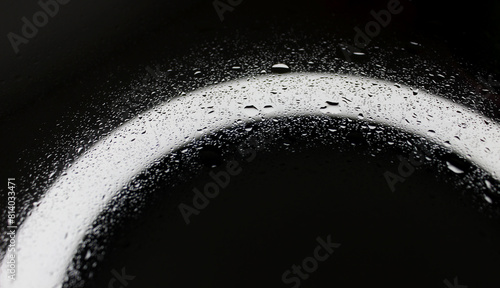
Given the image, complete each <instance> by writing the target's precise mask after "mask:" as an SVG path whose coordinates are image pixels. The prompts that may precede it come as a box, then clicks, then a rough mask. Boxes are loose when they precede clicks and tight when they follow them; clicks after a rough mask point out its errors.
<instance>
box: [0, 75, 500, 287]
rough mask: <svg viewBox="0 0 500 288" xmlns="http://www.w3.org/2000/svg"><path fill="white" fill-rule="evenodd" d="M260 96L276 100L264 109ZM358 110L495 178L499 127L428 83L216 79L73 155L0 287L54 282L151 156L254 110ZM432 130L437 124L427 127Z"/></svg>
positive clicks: (20, 241) (21, 235) (26, 227)
mask: <svg viewBox="0 0 500 288" xmlns="http://www.w3.org/2000/svg"><path fill="white" fill-rule="evenodd" d="M283 88H286V89H283ZM271 92H273V93H271ZM327 101H329V103H328V102H327ZM333 102H337V103H338V105H331V104H333ZM252 105H253V106H254V107H255V108H257V110H259V111H260V113H258V114H256V115H251V114H249V113H248V112H249V111H250V112H252V110H251V109H248V108H247V109H245V107H246V106H247V107H248V106H252ZM267 105H271V106H272V107H273V109H263V108H264V106H267ZM202 108H203V109H202ZM210 110H213V113H208V112H209V111H210ZM259 111H255V112H256V113H257V112H259ZM360 113H362V114H363V116H364V119H365V120H367V121H372V122H376V123H379V124H383V125H387V126H392V127H396V128H399V129H401V130H404V131H407V132H409V133H412V134H417V135H421V136H423V137H427V138H429V139H430V140H432V141H433V142H435V143H437V144H439V145H445V141H449V142H450V143H451V149H452V150H453V151H454V152H455V153H457V154H459V155H461V156H463V157H467V156H468V158H469V159H470V160H471V161H472V162H474V163H476V164H477V165H478V166H479V167H481V168H483V169H484V170H486V171H488V172H489V173H491V175H492V176H493V177H494V178H495V179H497V180H498V179H499V175H500V174H499V172H500V149H491V148H492V147H494V146H495V145H496V143H500V126H499V125H498V124H497V123H496V122H494V121H492V120H490V119H487V118H485V117H484V116H481V115H479V114H477V113H475V112H474V111H471V110H470V109H468V108H466V107H464V106H461V105H459V104H456V103H453V102H451V101H449V100H446V99H444V98H441V97H438V96H435V95H431V94H428V93H425V92H419V93H418V95H413V91H412V89H411V88H410V87H406V86H402V85H395V84H394V83H391V82H387V81H383V80H375V79H370V78H361V77H355V76H347V75H332V74H317V73H292V74H284V75H266V76H259V77H255V78H250V79H240V80H235V81H231V82H226V83H221V84H217V85H213V86H209V87H206V88H203V89H199V90H196V91H193V92H190V93H188V95H186V96H183V97H178V98H175V99H172V100H171V101H169V102H166V103H164V104H162V105H159V106H157V107H155V108H153V109H151V110H149V111H146V112H144V113H142V114H141V115H139V116H140V117H139V116H137V117H135V118H134V119H132V120H130V121H128V122H127V123H125V124H123V125H122V126H120V127H118V128H117V129H115V130H114V131H113V132H112V133H111V134H110V135H109V136H107V137H105V138H104V139H102V140H101V141H99V142H97V143H96V144H95V145H94V146H93V147H92V148H91V149H89V150H88V151H86V152H85V153H84V154H83V155H82V156H81V157H79V158H78V159H77V160H76V161H75V162H74V164H73V165H72V166H71V167H69V168H68V169H67V170H66V171H65V173H64V174H63V175H62V176H61V177H59V178H58V179H57V180H56V181H55V183H54V184H53V185H52V186H51V187H50V188H49V189H48V190H47V191H46V193H45V195H44V196H43V198H42V199H41V201H40V204H39V206H37V207H35V208H34V209H33V211H32V214H31V216H29V217H27V219H26V220H25V222H24V223H23V225H22V226H21V227H20V228H19V231H18V234H17V239H16V241H17V248H18V251H17V257H16V259H17V263H18V266H17V276H16V278H17V279H16V280H15V281H10V280H9V279H8V278H7V275H8V273H7V270H6V269H7V268H8V263H7V260H8V257H7V256H6V257H4V259H3V261H2V263H1V267H0V269H1V272H2V273H0V274H1V275H0V287H6V288H7V287H15V288H18V287H19V288H21V287H22V288H25V287H36V288H53V287H60V285H61V284H62V283H63V281H64V276H65V274H66V273H67V269H68V267H69V265H70V264H71V261H72V259H73V257H74V255H75V253H76V251H77V248H78V245H79V244H80V243H81V241H82V239H83V237H84V236H85V234H86V233H88V229H89V228H90V227H91V224H92V222H93V221H94V220H95V219H96V217H98V215H99V214H100V213H101V212H102V211H103V209H105V208H106V206H107V204H108V203H109V202H110V200H111V199H112V198H113V197H114V196H116V194H117V193H118V192H119V191H121V189H123V187H124V186H125V185H127V183H129V182H130V180H131V179H132V178H133V177H134V176H135V175H138V174H139V173H140V172H142V171H144V170H145V169H147V168H148V166H149V165H151V163H153V162H154V161H155V160H158V159H160V158H162V157H164V156H165V155H167V154H168V153H171V152H173V151H175V150H176V149H178V148H179V147H182V146H183V145H185V144H186V143H188V142H190V141H193V140H194V139H196V138H199V137H201V136H203V135H207V134H210V133H213V132H214V131H218V130H221V129H224V128H228V127H231V126H232V125H235V123H239V124H242V123H243V122H250V121H254V120H256V119H257V118H273V117H290V116H305V115H331V116H333V117H349V118H353V119H355V118H357V117H358V115H359V114H360ZM415 115H416V116H415ZM486 121H488V122H486ZM201 128H204V129H201ZM429 130H433V131H435V133H433V134H432V135H429V134H428V131H429ZM455 136H457V137H459V138H460V140H459V139H457V138H456V137H455ZM488 147H489V148H490V149H487V148H488Z"/></svg>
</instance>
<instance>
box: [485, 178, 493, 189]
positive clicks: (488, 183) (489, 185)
mask: <svg viewBox="0 0 500 288" xmlns="http://www.w3.org/2000/svg"><path fill="white" fill-rule="evenodd" d="M484 183H485V184H486V187H487V188H488V189H490V190H491V189H492V188H493V185H491V182H490V181H488V180H484Z"/></svg>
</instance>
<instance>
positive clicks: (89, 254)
mask: <svg viewBox="0 0 500 288" xmlns="http://www.w3.org/2000/svg"><path fill="white" fill-rule="evenodd" d="M90 256H92V253H90V250H87V254H85V260H88V259H89V258H90Z"/></svg>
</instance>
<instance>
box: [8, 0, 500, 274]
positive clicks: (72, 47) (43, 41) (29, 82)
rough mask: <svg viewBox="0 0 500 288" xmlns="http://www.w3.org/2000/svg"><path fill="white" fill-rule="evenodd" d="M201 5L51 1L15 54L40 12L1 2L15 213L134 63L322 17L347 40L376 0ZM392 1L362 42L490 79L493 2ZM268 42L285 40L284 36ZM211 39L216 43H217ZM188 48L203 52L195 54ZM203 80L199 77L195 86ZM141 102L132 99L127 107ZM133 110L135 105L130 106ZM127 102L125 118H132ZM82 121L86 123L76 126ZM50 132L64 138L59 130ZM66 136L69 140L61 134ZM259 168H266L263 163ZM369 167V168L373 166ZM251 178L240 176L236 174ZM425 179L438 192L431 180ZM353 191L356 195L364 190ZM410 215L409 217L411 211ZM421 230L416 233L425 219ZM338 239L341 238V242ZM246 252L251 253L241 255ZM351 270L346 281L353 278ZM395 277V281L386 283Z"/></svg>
mask: <svg viewBox="0 0 500 288" xmlns="http://www.w3.org/2000/svg"><path fill="white" fill-rule="evenodd" d="M212 2H213V1H211V0H208V1H205V0H191V1H188V0H182V1H160V0H157V1H155V0H145V1H115V0H109V1H93V0H92V1H91V0H88V1H76V0H73V1H70V2H69V3H68V4H65V5H59V6H60V7H59V12H58V13H57V15H56V16H55V17H53V18H50V19H49V22H48V24H47V25H45V26H44V27H42V28H39V31H38V33H37V35H36V36H35V37H34V38H33V39H29V43H27V44H21V46H20V47H19V48H20V52H19V53H18V54H16V53H15V52H14V51H13V49H12V47H11V45H10V43H9V41H8V39H7V34H8V33H9V32H14V33H16V34H18V35H21V27H22V25H23V23H22V22H21V18H22V17H27V18H28V19H31V18H32V16H33V14H34V13H35V12H37V11H39V10H40V9H41V8H40V6H39V5H38V3H37V1H14V0H5V1H2V2H1V3H0V22H1V25H0V30H1V31H0V32H1V33H0V35H3V36H1V38H0V39H3V40H1V41H0V67H1V72H0V97H1V102H0V103H1V104H0V131H2V135H3V137H2V138H3V139H2V144H1V146H0V147H1V152H0V155H1V163H2V165H1V167H0V169H1V170H0V172H1V173H0V174H1V175H2V177H3V179H6V178H8V177H15V178H17V179H20V180H19V182H18V183H19V184H20V186H21V187H20V190H19V191H20V192H19V193H20V195H19V196H20V198H21V199H23V201H22V202H23V204H22V205H19V206H20V207H19V209H20V211H19V213H20V215H25V214H26V213H27V211H28V210H29V209H30V208H31V203H32V202H33V201H35V200H36V198H37V197H39V196H40V195H42V194H43V192H44V188H45V187H47V185H49V184H50V183H51V181H53V178H52V179H51V177H50V176H48V175H49V174H51V173H52V171H54V173H55V175H56V176H57V175H58V173H60V172H61V171H62V170H63V166H64V165H63V164H65V163H68V162H70V161H71V160H72V159H73V158H74V157H76V156H77V155H78V154H79V153H81V151H80V150H78V149H76V150H71V149H68V148H67V147H70V146H73V145H74V144H75V142H78V141H84V142H86V144H85V145H82V147H84V148H83V149H85V148H86V147H89V146H90V145H91V144H92V143H93V142H95V141H96V139H98V138H99V137H100V136H102V135H104V134H105V133H106V131H109V130H110V129H112V128H113V127H115V126H116V125H118V124H119V123H120V121H123V120H126V119H127V118H128V117H129V115H124V116H120V117H119V118H118V119H117V120H109V119H107V120H106V115H105V114H106V113H105V112H103V111H99V113H97V112H95V113H94V111H93V110H92V109H94V108H92V107H93V106H97V105H98V104H99V103H108V102H114V101H118V100H119V98H120V97H121V96H120V95H118V96H117V97H115V98H108V96H106V95H107V94H112V93H113V92H114V91H113V89H114V88H113V87H119V86H120V85H121V84H123V86H128V85H129V84H130V83H131V82H132V81H133V80H134V79H136V78H137V77H138V75H147V74H148V72H147V71H146V70H145V67H146V66H148V65H151V66H152V67H153V63H156V61H158V59H159V58H163V57H166V56H165V55H169V56H172V55H181V54H182V53H183V52H184V51H187V50H191V49H194V50H195V49H197V47H201V44H200V43H207V42H208V41H210V39H218V38H220V37H221V35H231V36H232V37H233V36H234V35H238V33H241V34H245V33H246V32H247V31H249V30H251V31H252V37H253V38H251V39H256V40H260V39H267V38H273V37H275V35H279V34H280V33H281V32H283V31H287V29H289V28H290V27H292V26H293V29H296V30H293V31H288V32H289V33H290V35H293V34H294V33H297V34H309V35H311V36H310V37H320V36H321V35H317V34H315V33H320V32H317V31H320V30H316V27H318V26H322V25H323V24H322V23H325V25H327V26H324V27H328V28H324V27H323V26H322V27H323V28H322V29H327V30H328V29H331V31H332V33H336V34H338V35H341V36H343V37H345V38H346V39H352V38H353V36H354V33H355V32H354V30H353V28H354V27H355V26H360V27H362V25H364V24H365V23H366V22H367V21H370V20H372V19H371V16H370V11H371V10H375V11H378V10H380V9H383V8H385V6H386V4H387V2H388V1H385V0H380V1H379V0H377V1H347V0H340V1H329V0H311V1H295V0H286V1H285V0H283V1H281V0H280V1H265V0H244V1H243V2H242V4H241V5H239V6H237V7H235V8H234V11H232V12H226V13H225V14H224V17H225V19H224V21H223V22H221V21H220V19H219V17H218V15H217V13H216V11H215V10H214V7H213V5H212ZM223 2H225V1H223ZM400 2H401V5H402V6H404V12H403V13H401V14H400V15H398V16H395V17H394V19H393V21H392V22H391V24H390V26H389V27H388V28H387V29H384V30H383V31H382V33H381V35H380V38H384V39H385V40H386V42H384V43H385V44H382V43H379V42H376V41H374V44H373V45H378V44H380V45H382V46H383V45H385V47H388V46H390V43H391V42H390V41H391V39H404V40H408V41H409V40H412V39H413V38H418V39H423V40H425V41H426V43H428V44H429V45H428V46H427V47H430V48H431V49H432V50H433V51H434V54H432V56H431V58H432V57H434V59H435V60H436V61H440V60H441V57H442V58H446V59H447V60H449V62H450V63H452V64H453V65H450V67H453V69H456V70H460V71H463V74H465V75H474V74H475V73H476V72H477V71H480V72H481V75H493V76H494V79H499V78H498V77H496V76H495V75H499V74H500V73H499V72H500V71H499V70H498V67H499V65H498V64H499V60H500V21H499V20H498V19H500V3H497V2H496V1H475V2H458V1H444V2H443V1H439V2H438V1H408V0H401V1H400ZM234 38H237V37H234ZM387 41H388V42H387ZM278 42H279V41H278ZM279 43H285V44H286V43H287V41H281V42H279ZM387 43H389V44H387ZM340 44H341V43H338V45H340ZM215 45H220V46H224V45H227V44H226V43H223V42H217V43H214V46H215ZM235 45H237V44H235ZM275 48H276V49H277V50H278V49H281V47H275ZM414 49H416V51H414V52H415V53H417V54H418V53H420V51H419V50H418V49H419V48H414ZM200 55H202V57H210V55H209V54H207V53H203V51H202V52H200ZM234 55H236V53H235V54H234ZM231 56H232V55H231ZM339 57H341V55H339ZM180 61H182V60H180ZM176 68H177V67H175V65H174V64H172V65H170V66H169V65H167V66H166V67H163V66H162V71H166V70H167V69H172V70H173V72H172V73H174V74H175V70H176ZM140 77H142V76H140ZM465 78H467V77H465ZM470 78H473V79H475V77H469V79H470ZM179 79H182V77H179ZM205 84H206V83H205V82H203V83H202V82H200V83H197V85H198V86H196V87H200V86H203V85H205ZM467 85H469V86H473V87H477V86H479V87H481V88H483V86H484V84H481V83H478V82H477V80H471V82H470V83H468V84H467ZM196 87H194V86H193V88H196ZM118 94H119V93H118ZM123 101H125V102H127V101H128V100H126V99H125V100H123ZM141 101H142V100H141V99H138V100H137V102H139V104H140V102H141ZM497 101H498V98H497ZM96 103H97V104H96ZM89 107H90V108H89ZM106 107H107V106H106ZM144 109H146V107H142V108H140V109H138V110H144ZM138 110H135V111H132V112H130V114H131V115H133V114H134V113H136V112H137V111H138ZM84 113H87V114H90V115H94V114H95V116H93V117H90V116H89V117H87V118H85V117H83V116H81V115H82V114H84ZM110 113H111V112H110ZM113 113H115V112H114V111H113ZM496 113H498V109H497V110H495V111H493V112H491V114H492V115H496ZM72 119H75V120H72ZM102 119H105V120H102ZM83 120H85V121H87V122H86V123H84V124H82V123H80V122H81V121H83ZM98 121H108V122H109V123H110V124H109V127H107V128H106V129H102V130H100V129H97V128H95V126H97V124H95V123H97V122H98ZM113 121H115V122H113ZM82 127H85V130H86V131H85V133H83V134H82V133H80V134H78V133H79V132H75V131H80V130H82ZM62 134H64V135H70V136H65V137H61V136H60V135H62ZM74 135H77V136H78V137H72V136H74ZM72 138H75V139H77V140H75V139H72ZM48 147H52V148H53V149H55V150H61V151H62V152H60V154H54V155H55V156H53V158H47V159H44V160H43V161H42V160H40V158H42V157H44V155H46V153H45V152H44V151H46V150H48ZM54 147H55V148H54ZM32 151H35V152H32ZM360 161H361V160H360ZM278 162H279V161H278ZM361 162H362V161H361ZM39 163H42V164H39ZM51 163H56V164H54V165H55V167H52V166H50V165H52V164H51ZM49 164H50V165H49ZM44 165H46V166H44ZM290 165H291V166H293V165H296V163H293V164H290ZM353 165H354V164H353ZM32 166H34V168H33V167H32ZM262 166H263V167H266V165H264V164H262ZM330 169H331V167H330ZM383 170H384V169H382V170H381V171H383ZM294 173H295V172H294ZM304 173H305V172H304V171H301V172H300V173H298V172H297V175H302V176H304ZM377 173H378V174H376V175H379V174H380V171H377ZM293 175H294V174H293ZM254 176H255V175H253V176H248V179H252V177H254ZM313 176H314V175H313ZM316 176H317V175H316ZM427 176H429V175H425V176H422V179H427V178H426V177H427ZM297 177H298V176H297ZM311 177H312V176H311ZM366 177H369V176H366ZM271 178H272V177H271ZM284 178H286V177H284ZM273 179H274V178H273ZM276 179H277V180H276V184H275V185H281V183H280V182H279V181H283V182H285V181H284V180H283V179H281V178H276ZM419 179H420V178H419V177H418V176H416V178H415V180H414V181H416V182H418V181H419ZM352 181H356V180H355V179H354V180H352ZM422 181H425V180H422ZM40 183H42V184H43V185H42V184H40ZM30 185H32V186H30ZM433 187H434V188H435V189H437V190H439V189H441V188H440V186H439V185H438V184H436V185H433ZM237 188H238V187H235V188H233V189H235V190H237ZM384 188H385V187H384ZM255 189H261V188H255ZM418 189H420V188H415V191H417V190H418ZM442 189H445V188H442ZM359 190H360V191H362V190H363V191H365V192H366V189H364V188H363V189H361V188H360V189H359ZM1 191H2V195H1V196H2V197H0V200H1V201H2V202H1V204H0V207H2V206H3V205H4V203H6V201H4V196H5V194H3V191H6V190H5V187H1ZM259 191H263V190H259ZM243 200H244V199H243ZM402 201H403V200H402ZM228 209H229V208H228ZM311 209H313V208H311ZM2 210H4V209H2ZM2 213H3V212H2ZM221 214H222V212H221ZM389 214H390V213H389ZM2 215H3V214H2ZM218 217H219V216H218ZM220 217H222V216H220ZM205 221H208V220H205ZM412 221H417V220H414V219H413V218H412ZM393 224H394V225H396V226H397V225H398V224H397V223H393ZM443 225H447V224H443ZM306 226H307V225H305V224H304V225H303V227H306ZM270 229H271V228H270ZM422 231H425V227H423V228H422ZM325 233H327V231H325ZM313 234H314V233H313V232H311V233H310V234H308V235H307V236H311V235H312V236H311V237H313V238H314V236H317V235H316V234H314V235H313ZM309 238H310V237H309ZM309 238H308V237H306V236H304V238H302V240H298V241H303V242H307V239H309ZM346 243H347V244H349V241H346ZM351 243H352V242H351ZM308 245H309V246H308ZM311 245H313V243H312V244H311V243H308V244H307V245H304V247H306V248H307V249H309V247H311V249H312V248H314V246H311ZM387 245H389V244H387ZM292 246H293V245H292V244H290V247H292ZM306 248H304V249H305V250H304V253H298V254H297V255H294V256H297V257H298V258H301V257H302V255H304V257H305V256H306V255H307V252H308V250H307V249H306ZM247 256H248V255H247ZM248 257H250V258H251V255H250V256H248ZM289 257H292V256H289ZM456 257H458V256H456ZM457 259H458V258H457ZM457 261H458V260H457ZM373 263H375V264H374V265H376V263H377V262H376V261H375V260H374V261H373ZM415 263H417V262H415ZM110 265H111V267H114V266H113V265H112V264H110ZM332 265H334V264H332ZM394 266H397V264H394ZM418 268H419V267H415V269H418ZM408 275H410V274H408ZM441 276H442V275H435V279H437V280H439V279H441V278H440V277H441ZM453 276H454V275H449V276H448V277H453ZM102 277H104V279H102V281H103V283H106V280H107V279H106V278H105V277H106V275H104V276H102ZM186 277H188V276H186ZM351 277H352V278H356V276H355V275H354V276H351ZM432 277H434V276H432ZM402 278H404V277H401V278H397V279H402ZM256 279H257V278H256ZM394 279H395V280H394V281H396V278H394ZM450 279H451V278H450ZM469 283H470V282H469Z"/></svg>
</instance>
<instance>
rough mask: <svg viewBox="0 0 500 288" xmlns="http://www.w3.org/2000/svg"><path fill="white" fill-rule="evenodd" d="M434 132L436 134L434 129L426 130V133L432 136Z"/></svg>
mask: <svg viewBox="0 0 500 288" xmlns="http://www.w3.org/2000/svg"><path fill="white" fill-rule="evenodd" d="M434 134H436V131H434V130H428V131H427V135H429V136H433V135H434Z"/></svg>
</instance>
